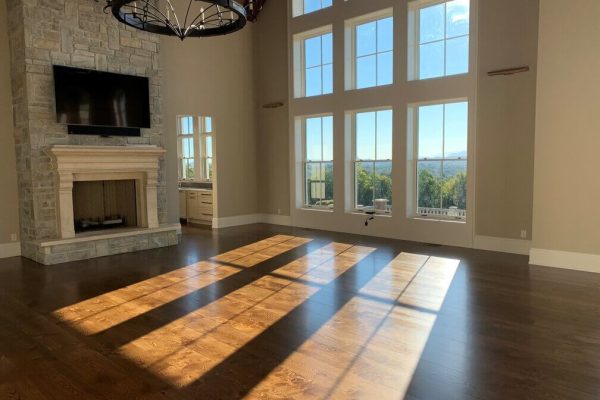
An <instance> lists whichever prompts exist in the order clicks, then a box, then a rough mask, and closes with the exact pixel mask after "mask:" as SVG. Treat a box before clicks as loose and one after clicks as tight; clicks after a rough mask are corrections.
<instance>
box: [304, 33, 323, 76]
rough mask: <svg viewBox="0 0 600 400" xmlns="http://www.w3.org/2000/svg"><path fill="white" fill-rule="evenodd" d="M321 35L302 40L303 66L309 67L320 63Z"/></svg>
mask: <svg viewBox="0 0 600 400" xmlns="http://www.w3.org/2000/svg"><path fill="white" fill-rule="evenodd" d="M321 54H322V53H321V36H317V37H313V38H310V39H306V40H305V41H304V67H306V68H310V67H315V66H317V65H321V62H322V61H321V60H322V58H321Z"/></svg>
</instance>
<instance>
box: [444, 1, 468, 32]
mask: <svg viewBox="0 0 600 400" xmlns="http://www.w3.org/2000/svg"><path fill="white" fill-rule="evenodd" d="M468 34H469V0H454V1H449V2H448V3H446V37H447V38H452V37H456V36H462V35H468Z"/></svg>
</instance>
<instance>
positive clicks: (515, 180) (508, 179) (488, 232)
mask: <svg viewBox="0 0 600 400" xmlns="http://www.w3.org/2000/svg"><path fill="white" fill-rule="evenodd" d="M538 13H539V1H537V0H528V1H522V0H485V1H480V2H479V49H478V53H479V77H478V79H479V82H478V110H477V145H476V146H477V151H476V158H477V160H476V161H477V164H476V165H477V166H476V171H475V172H476V182H477V183H476V189H475V190H476V227H475V232H476V234H478V235H483V236H494V237H502V238H512V239H519V238H520V237H521V231H522V230H525V231H527V238H528V239H531V226H532V214H533V162H534V161H533V160H534V139H535V97H536V76H537V34H538ZM524 65H528V66H529V67H530V68H531V70H530V72H527V73H523V74H517V75H511V76H497V77H488V76H487V72H488V71H493V70H498V69H502V68H510V67H519V66H524Z"/></svg>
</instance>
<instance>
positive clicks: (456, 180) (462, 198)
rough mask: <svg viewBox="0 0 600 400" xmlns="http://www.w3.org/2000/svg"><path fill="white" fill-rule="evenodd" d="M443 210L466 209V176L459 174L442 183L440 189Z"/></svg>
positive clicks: (462, 173)
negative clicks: (451, 208)
mask: <svg viewBox="0 0 600 400" xmlns="http://www.w3.org/2000/svg"><path fill="white" fill-rule="evenodd" d="M442 196H443V205H444V208H448V207H452V206H454V207H458V209H459V210H466V209H467V174H466V173H464V172H459V173H458V174H456V175H454V176H453V177H450V178H448V179H446V180H445V181H444V185H443V188H442Z"/></svg>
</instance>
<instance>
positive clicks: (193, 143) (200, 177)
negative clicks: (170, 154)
mask: <svg viewBox="0 0 600 400" xmlns="http://www.w3.org/2000/svg"><path fill="white" fill-rule="evenodd" d="M213 135H214V127H213V120H212V118H211V117H193V116H190V115H183V116H179V117H178V118H177V137H178V146H177V154H178V157H179V179H180V180H184V181H211V180H212V179H213Z"/></svg>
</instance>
